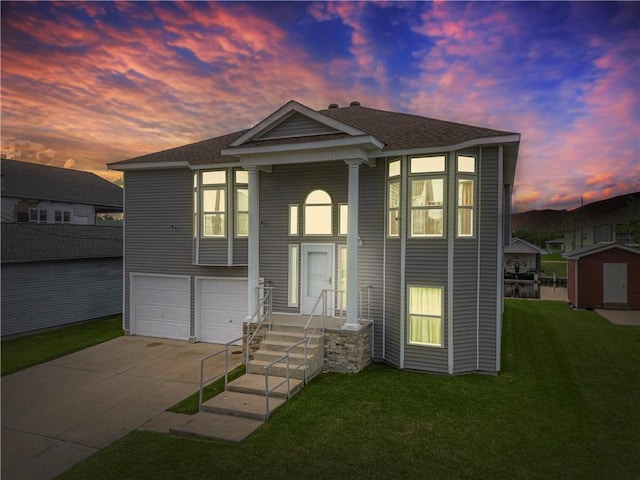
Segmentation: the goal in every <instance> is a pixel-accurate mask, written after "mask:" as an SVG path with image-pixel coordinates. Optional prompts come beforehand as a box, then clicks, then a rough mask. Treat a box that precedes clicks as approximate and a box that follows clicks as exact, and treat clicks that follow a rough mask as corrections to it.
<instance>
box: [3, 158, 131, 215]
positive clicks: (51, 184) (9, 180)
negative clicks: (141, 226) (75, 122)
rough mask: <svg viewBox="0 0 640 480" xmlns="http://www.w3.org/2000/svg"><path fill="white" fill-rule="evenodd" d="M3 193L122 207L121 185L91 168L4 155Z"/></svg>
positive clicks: (4, 195) (37, 198)
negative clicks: (83, 169)
mask: <svg viewBox="0 0 640 480" xmlns="http://www.w3.org/2000/svg"><path fill="white" fill-rule="evenodd" d="M0 168H1V169H2V196H3V197H13V198H20V199H25V200H27V199H33V200H50V201H56V202H69V203H83V204H88V205H95V206H102V207H119V208H122V188H120V187H119V186H117V185H116V184H114V183H111V182H109V181H108V180H105V179H104V178H101V177H99V176H97V175H95V174H93V173H90V172H81V171H79V170H70V169H68V168H58V167H49V166H47V165H39V164H37V163H29V162H19V161H16V160H7V159H5V158H3V159H2V162H1V163H0Z"/></svg>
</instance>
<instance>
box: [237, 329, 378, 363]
mask: <svg viewBox="0 0 640 480" xmlns="http://www.w3.org/2000/svg"><path fill="white" fill-rule="evenodd" d="M255 328H256V324H254V323H250V324H246V323H245V325H244V330H245V333H248V332H253V331H254V330H255ZM265 333H266V330H264V329H261V330H260V331H259V332H258V334H257V335H256V337H255V339H254V341H253V344H252V345H251V354H253V353H254V352H256V351H257V350H258V349H259V348H260V342H261V341H262V339H263V338H264V336H265ZM371 358H372V352H371V323H370V322H366V321H365V322H362V328H361V329H360V330H358V331H352V330H340V329H327V330H325V332H324V367H323V371H329V372H339V373H358V372H359V371H361V370H363V369H364V368H365V367H367V366H368V365H370V364H371Z"/></svg>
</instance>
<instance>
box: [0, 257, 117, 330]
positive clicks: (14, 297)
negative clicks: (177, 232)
mask: <svg viewBox="0 0 640 480" xmlns="http://www.w3.org/2000/svg"><path fill="white" fill-rule="evenodd" d="M1 303H2V327H1V331H2V336H6V335H16V334H19V333H25V332H29V331H34V330H41V329H46V328H52V327H59V326H62V325H68V324H72V323H77V322H83V321H86V320H91V319H94V318H99V317H104V316H107V315H116V314H119V313H120V312H122V258H100V259H91V260H88V259H87V260H64V261H52V262H33V263H14V264H3V265H2V302H1Z"/></svg>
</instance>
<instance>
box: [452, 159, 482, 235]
mask: <svg viewBox="0 0 640 480" xmlns="http://www.w3.org/2000/svg"><path fill="white" fill-rule="evenodd" d="M461 158H465V159H469V158H473V162H474V163H473V171H471V170H467V169H465V170H461V168H460V159H461ZM477 176H478V157H477V156H476V155H471V154H458V155H456V219H455V221H456V238H470V239H473V238H476V230H477V228H476V224H477V221H476V205H477V204H478V192H477V190H478V187H477V185H478V182H477ZM462 182H471V188H472V192H471V205H463V204H461V197H460V193H461V183H462ZM462 212H471V217H470V218H471V233H469V234H467V233H465V234H462V233H460V232H461V230H462V229H461V224H462V222H461V213H462Z"/></svg>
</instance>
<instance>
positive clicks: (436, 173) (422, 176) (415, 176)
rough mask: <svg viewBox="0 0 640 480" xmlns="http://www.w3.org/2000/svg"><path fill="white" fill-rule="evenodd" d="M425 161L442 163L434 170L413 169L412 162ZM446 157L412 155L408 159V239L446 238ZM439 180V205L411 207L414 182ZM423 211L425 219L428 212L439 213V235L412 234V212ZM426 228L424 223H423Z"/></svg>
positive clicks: (442, 155)
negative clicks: (440, 188)
mask: <svg viewBox="0 0 640 480" xmlns="http://www.w3.org/2000/svg"><path fill="white" fill-rule="evenodd" d="M425 159H434V160H437V161H438V162H441V163H442V168H441V169H439V168H435V169H419V168H418V166H416V167H415V168H414V161H416V162H417V161H421V160H425ZM447 163H448V162H447V155H444V154H433V155H413V156H411V157H409V179H408V185H407V188H408V190H409V193H408V194H407V202H408V205H407V207H408V212H409V213H408V217H409V218H408V224H409V225H408V230H409V232H408V236H409V238H422V239H425V238H438V239H441V238H446V237H447ZM432 180H440V181H441V182H442V201H441V205H413V185H414V182H419V181H432ZM418 211H425V212H426V214H427V217H428V215H429V212H430V211H439V212H440V216H441V222H442V231H441V232H440V233H426V228H425V233H415V232H414V227H413V225H414V212H418ZM425 227H426V222H425Z"/></svg>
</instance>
